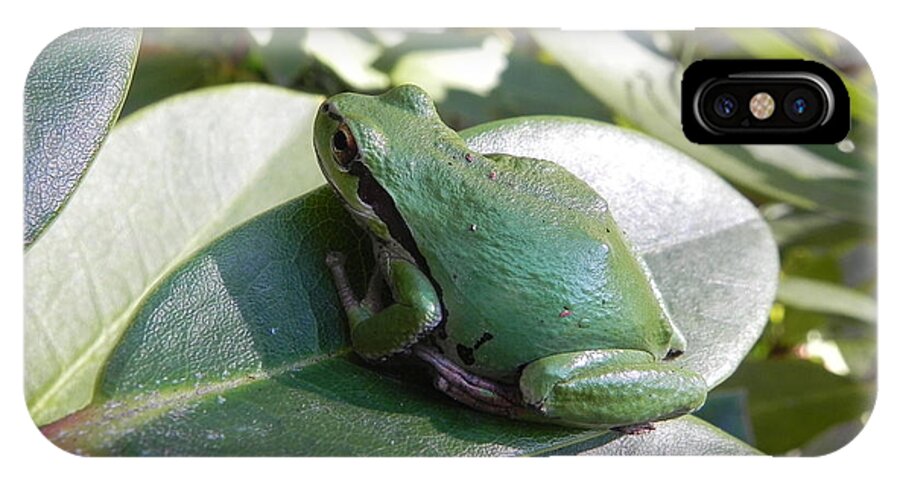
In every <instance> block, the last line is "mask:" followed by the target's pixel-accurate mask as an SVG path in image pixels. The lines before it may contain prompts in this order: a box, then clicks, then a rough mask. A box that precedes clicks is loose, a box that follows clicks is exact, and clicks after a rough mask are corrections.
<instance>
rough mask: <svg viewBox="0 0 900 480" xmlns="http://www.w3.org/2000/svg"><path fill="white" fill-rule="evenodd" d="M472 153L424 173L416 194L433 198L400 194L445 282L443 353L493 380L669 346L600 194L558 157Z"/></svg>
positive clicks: (660, 316)
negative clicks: (573, 354) (616, 352)
mask: <svg viewBox="0 0 900 480" xmlns="http://www.w3.org/2000/svg"><path fill="white" fill-rule="evenodd" d="M468 162H469V163H474V164H443V163H441V164H440V165H431V166H429V168H434V169H447V172H446V174H444V173H442V172H441V171H440V170H438V171H429V172H421V173H422V174H423V175H422V177H421V180H420V182H418V184H419V185H421V187H422V188H423V189H425V190H426V191H425V192H418V193H419V195H421V194H422V193H425V194H426V195H427V196H428V197H430V198H433V200H434V201H431V202H427V204H424V205H423V204H421V202H420V204H416V203H414V202H404V201H400V202H397V203H398V205H404V206H405V207H400V213H401V215H402V216H403V218H404V220H405V221H406V223H407V225H408V226H409V228H410V231H411V232H412V234H413V237H414V239H415V242H416V245H417V247H418V249H419V251H420V252H421V254H422V256H423V257H424V259H425V261H426V262H427V263H428V266H429V269H430V272H431V275H432V277H433V278H434V279H435V281H436V282H437V283H438V284H439V285H440V287H441V289H442V291H441V294H442V299H443V302H444V306H445V308H446V311H447V318H446V321H445V323H444V324H443V325H442V326H441V328H440V329H439V331H438V332H436V334H435V338H436V340H437V342H438V344H439V346H441V348H442V349H443V350H444V353H445V354H447V355H449V356H450V357H452V358H455V359H456V360H457V361H458V362H459V363H460V364H461V365H465V366H466V367H467V368H468V369H470V370H472V371H475V372H478V373H482V374H485V375H489V376H492V377H495V378H512V377H513V376H514V375H515V374H516V373H517V371H518V369H519V368H520V367H522V366H523V365H525V364H527V363H528V362H531V361H533V360H535V359H537V358H540V357H543V356H546V355H549V354H553V353H560V352H566V351H577V350H585V349H597V348H638V349H643V350H647V351H650V352H651V353H653V354H654V355H657V356H659V355H661V354H663V355H664V353H665V352H661V351H660V348H665V347H661V345H665V344H667V343H668V336H670V335H671V330H670V327H669V324H668V319H667V317H666V315H665V312H664V311H663V308H662V307H661V305H660V304H659V300H658V296H657V295H656V293H655V290H654V289H653V287H652V285H651V284H650V281H649V280H648V278H647V275H646V270H645V267H643V264H642V263H641V262H640V261H639V260H638V259H637V257H636V255H635V254H634V252H633V251H632V249H631V247H630V246H629V245H628V244H627V242H626V241H625V239H624V238H623V236H622V234H621V232H620V231H619V229H618V227H617V226H616V224H615V222H614V220H613V219H612V217H611V215H610V213H609V211H608V209H607V204H606V202H605V201H604V199H603V198H602V197H600V195H598V194H597V193H596V192H595V191H594V190H593V189H592V188H591V187H590V186H588V185H587V184H585V183H584V182H582V181H581V180H579V179H577V178H576V177H575V176H574V175H572V174H571V173H569V172H568V171H567V170H565V169H563V168H562V167H560V166H558V165H556V164H554V163H551V162H547V161H543V160H536V159H530V158H520V157H513V156H507V155H494V156H491V157H490V158H484V157H481V158H478V159H477V162H473V161H471V157H470V160H469V161H468ZM454 168H471V169H472V171H473V172H475V174H472V175H459V174H454V173H453V171H452V169H454ZM391 193H392V195H403V192H391ZM436 219H443V221H436Z"/></svg>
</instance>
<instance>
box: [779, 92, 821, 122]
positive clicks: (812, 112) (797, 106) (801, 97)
mask: <svg viewBox="0 0 900 480" xmlns="http://www.w3.org/2000/svg"><path fill="white" fill-rule="evenodd" d="M784 113H785V115H787V117H788V118H789V119H791V120H792V121H794V122H797V123H809V122H812V121H814V120H816V119H817V118H818V116H819V115H818V114H819V99H818V95H816V94H815V93H813V91H812V90H809V89H807V88H798V89H796V90H793V91H791V92H789V93H788V94H787V95H785V97H784Z"/></svg>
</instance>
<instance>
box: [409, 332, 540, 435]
mask: <svg viewBox="0 0 900 480" xmlns="http://www.w3.org/2000/svg"><path fill="white" fill-rule="evenodd" d="M413 353H414V354H415V355H416V356H417V357H419V358H420V359H422V360H424V361H425V362H426V363H428V364H429V365H431V366H432V367H433V368H434V374H435V375H434V386H435V388H437V389H438V390H440V391H442V392H444V393H445V394H446V395H447V396H449V397H450V398H453V399H454V400H456V401H458V402H460V403H462V404H464V405H467V406H469V407H471V408H474V409H476V410H481V411H483V412H488V413H493V414H495V415H503V416H507V417H519V416H521V415H522V414H523V412H524V410H525V409H524V408H523V407H522V403H521V395H519V391H518V389H517V388H515V387H514V386H512V385H503V384H500V383H496V382H493V381H491V380H488V379H485V378H482V377H479V376H478V375H475V374H473V373H470V372H467V371H465V370H463V369H462V368H460V367H459V366H458V365H456V364H455V363H453V362H452V361H450V360H449V359H447V358H446V357H444V356H443V355H441V354H440V353H439V352H438V351H437V350H436V349H434V348H433V347H429V346H425V345H415V346H414V347H413Z"/></svg>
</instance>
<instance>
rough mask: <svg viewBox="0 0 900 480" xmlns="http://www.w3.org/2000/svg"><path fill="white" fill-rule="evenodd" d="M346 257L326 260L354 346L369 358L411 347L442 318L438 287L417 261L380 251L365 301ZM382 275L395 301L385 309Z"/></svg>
mask: <svg viewBox="0 0 900 480" xmlns="http://www.w3.org/2000/svg"><path fill="white" fill-rule="evenodd" d="M344 261H345V259H344V255H343V254H341V253H338V252H331V253H329V254H328V256H327V257H326V263H327V264H328V267H329V268H330V269H331V273H332V276H333V277H334V282H335V285H336V286H337V290H338V296H339V297H340V299H341V304H342V305H343V307H344V311H345V312H346V313H347V319H348V321H349V324H350V340H351V342H352V344H353V350H354V351H356V352H357V353H358V354H359V355H361V356H362V357H363V358H366V359H368V360H380V359H383V358H385V357H388V356H390V355H393V354H395V353H399V352H401V351H404V350H406V349H408V348H409V347H410V346H411V345H412V344H414V343H415V342H416V341H417V340H418V339H419V337H420V336H421V335H423V334H425V333H427V332H428V331H430V330H431V329H433V328H434V327H436V326H437V324H438V323H440V321H441V302H440V298H439V297H438V294H437V291H435V289H434V286H433V285H432V284H431V281H430V280H429V279H428V276H427V275H425V273H424V272H422V271H421V270H420V269H419V267H418V266H416V264H415V263H413V262H411V261H409V260H406V259H402V258H394V257H391V256H390V255H387V254H385V255H378V259H377V261H378V270H377V271H376V272H375V273H374V274H373V278H372V279H371V280H370V282H369V290H368V293H367V294H366V297H365V299H364V300H363V301H358V300H357V299H356V297H355V296H354V295H353V290H352V289H351V288H350V282H349V280H348V278H347V274H346V272H345V271H344ZM379 275H380V276H382V277H383V278H384V281H385V282H386V283H387V284H388V286H389V287H390V289H391V294H392V296H393V299H394V303H393V304H391V305H389V306H387V307H386V308H383V309H382V308H381V305H380V301H379V297H380V291H379V288H378V287H379V286H380V283H381V279H380V278H378V276H379Z"/></svg>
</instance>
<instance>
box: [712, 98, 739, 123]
mask: <svg viewBox="0 0 900 480" xmlns="http://www.w3.org/2000/svg"><path fill="white" fill-rule="evenodd" d="M737 108H738V103H737V100H736V99H735V98H734V95H731V94H730V93H723V94H722V95H719V96H718V97H716V99H715V101H714V102H713V110H714V111H715V112H716V115H718V116H720V117H722V118H731V117H733V116H734V113H735V112H736V111H737Z"/></svg>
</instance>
